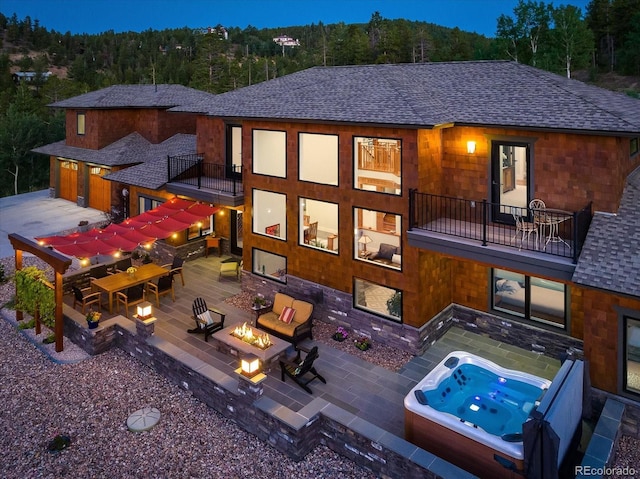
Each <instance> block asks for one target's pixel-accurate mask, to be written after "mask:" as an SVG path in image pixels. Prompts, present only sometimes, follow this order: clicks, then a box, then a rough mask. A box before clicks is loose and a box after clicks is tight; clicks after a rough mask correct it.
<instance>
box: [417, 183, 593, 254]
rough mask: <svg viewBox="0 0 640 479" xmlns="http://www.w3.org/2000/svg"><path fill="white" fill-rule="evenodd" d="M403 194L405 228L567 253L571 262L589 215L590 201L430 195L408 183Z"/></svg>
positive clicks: (524, 248) (586, 229)
mask: <svg viewBox="0 0 640 479" xmlns="http://www.w3.org/2000/svg"><path fill="white" fill-rule="evenodd" d="M409 196H410V202H409V208H410V210H409V214H410V224H409V229H410V230H412V229H418V230H424V231H430V232H434V233H439V234H444V235H450V236H456V237H459V238H466V239H470V240H475V241H478V242H480V243H481V244H482V246H487V245H488V244H495V245H501V246H508V247H514V248H518V249H521V250H529V251H537V252H543V253H547V254H551V255H556V256H561V257H565V258H571V259H572V260H573V262H574V263H577V261H578V257H579V256H580V252H581V251H582V246H583V244H584V240H585V238H586V236H587V231H588V230H589V225H590V224H591V217H592V212H591V203H589V204H588V205H586V206H585V207H584V208H582V209H581V210H579V211H563V210H557V209H552V208H545V209H530V208H523V207H519V206H510V205H504V204H499V203H490V202H488V201H486V200H479V201H478V200H468V199H461V198H453V197H448V196H439V195H432V194H428V193H419V192H418V191H417V190H413V189H412V190H410V192H409ZM516 218H517V219H518V220H516ZM519 221H520V222H522V223H521V225H520V227H518V226H517V223H518V222H519Z"/></svg>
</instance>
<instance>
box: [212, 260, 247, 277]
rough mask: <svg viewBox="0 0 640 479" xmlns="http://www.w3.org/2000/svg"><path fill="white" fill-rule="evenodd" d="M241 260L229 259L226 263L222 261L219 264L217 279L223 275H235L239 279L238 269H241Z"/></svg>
mask: <svg viewBox="0 0 640 479" xmlns="http://www.w3.org/2000/svg"><path fill="white" fill-rule="evenodd" d="M242 264H243V262H242V260H241V261H240V262H239V263H238V262H237V261H229V262H228V263H222V264H221V265H220V276H218V280H220V279H221V278H222V277H223V276H235V277H236V279H238V280H239V279H240V271H242Z"/></svg>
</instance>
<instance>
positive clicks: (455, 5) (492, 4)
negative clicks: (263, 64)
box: [0, 0, 589, 36]
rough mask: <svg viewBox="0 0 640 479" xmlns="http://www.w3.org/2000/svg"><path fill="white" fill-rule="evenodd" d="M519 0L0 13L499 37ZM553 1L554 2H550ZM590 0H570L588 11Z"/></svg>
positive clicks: (145, 5) (323, 0) (110, 25)
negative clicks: (385, 27)
mask: <svg viewBox="0 0 640 479" xmlns="http://www.w3.org/2000/svg"><path fill="white" fill-rule="evenodd" d="M517 3H518V0H298V1H292V0H180V1H178V0H81V1H80V0H2V1H1V2H0V12H2V13H3V14H4V15H5V16H7V17H11V15H13V13H16V14H17V15H18V19H19V20H23V19H24V18H25V17H26V16H27V15H28V16H30V17H31V19H32V20H36V19H37V20H39V21H40V24H41V25H42V26H44V27H45V28H47V29H49V30H56V31H59V32H62V33H65V32H67V31H70V32H71V33H101V32H105V31H108V30H114V31H115V32H123V31H136V32H141V31H144V30H148V29H150V28H151V29H154V30H163V29H166V28H181V27H185V26H186V27H190V28H198V27H208V26H215V25H217V24H221V25H223V26H226V27H240V28H242V29H244V28H245V27H247V26H248V25H252V26H254V27H256V28H278V27H283V32H282V33H286V31H285V30H286V29H285V28H284V27H287V26H291V25H310V24H312V23H315V24H317V23H319V22H323V23H325V24H330V23H338V22H345V23H367V22H368V21H369V20H370V18H371V15H372V14H373V13H374V12H375V11H378V12H380V14H381V15H382V17H383V18H386V19H397V18H405V19H407V20H413V21H425V22H429V23H435V24H437V25H442V26H445V27H456V26H457V27H459V28H460V29H462V30H465V31H471V32H477V33H482V34H484V35H487V36H494V35H495V31H496V21H497V18H498V17H499V16H500V14H506V15H513V9H514V7H515V6H516V5H517ZM546 3H551V2H546ZM588 3H589V0H565V1H557V2H554V5H556V6H558V5H567V4H570V5H575V6H577V7H580V8H581V9H582V12H583V14H584V13H585V10H586V6H587V4H588Z"/></svg>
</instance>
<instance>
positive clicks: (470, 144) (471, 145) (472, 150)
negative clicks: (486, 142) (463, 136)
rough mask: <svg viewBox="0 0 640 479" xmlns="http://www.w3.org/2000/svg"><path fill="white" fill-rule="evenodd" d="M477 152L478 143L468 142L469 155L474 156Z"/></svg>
mask: <svg viewBox="0 0 640 479" xmlns="http://www.w3.org/2000/svg"><path fill="white" fill-rule="evenodd" d="M475 152H476V142H475V141H467V153H469V154H470V155H473V154H474V153H475Z"/></svg>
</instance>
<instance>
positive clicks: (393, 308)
mask: <svg viewBox="0 0 640 479" xmlns="http://www.w3.org/2000/svg"><path fill="white" fill-rule="evenodd" d="M353 306H354V308H356V309H361V310H363V311H367V312H369V313H373V314H377V315H378V316H383V317H385V318H387V319H390V320H392V321H397V322H399V323H400V322H402V291H400V290H397V289H393V288H388V287H386V286H382V285H381V284H377V283H372V282H370V281H365V280H364V279H358V278H354V280H353Z"/></svg>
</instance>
